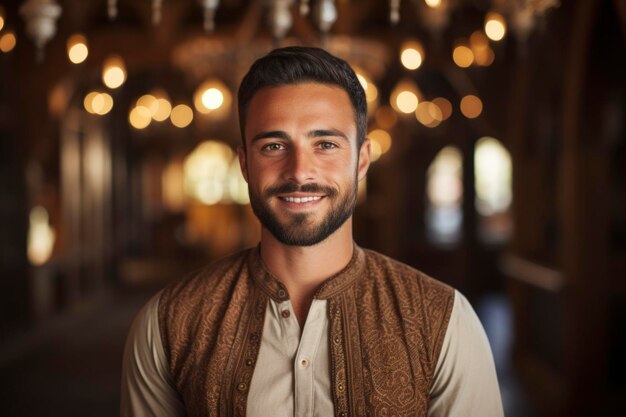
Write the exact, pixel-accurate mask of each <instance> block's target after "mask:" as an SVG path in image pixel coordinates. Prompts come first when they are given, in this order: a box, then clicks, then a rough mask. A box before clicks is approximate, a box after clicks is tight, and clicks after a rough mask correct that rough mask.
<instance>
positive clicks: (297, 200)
mask: <svg viewBox="0 0 626 417" xmlns="http://www.w3.org/2000/svg"><path fill="white" fill-rule="evenodd" d="M279 198H280V199H281V200H283V201H286V202H288V203H296V204H302V203H310V202H311V201H318V200H321V199H322V198H323V196H321V195H317V196H310V197H279Z"/></svg>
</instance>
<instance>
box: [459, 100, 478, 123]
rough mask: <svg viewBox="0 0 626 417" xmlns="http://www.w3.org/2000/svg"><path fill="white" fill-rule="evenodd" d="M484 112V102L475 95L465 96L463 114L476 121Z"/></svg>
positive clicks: (462, 102)
mask: <svg viewBox="0 0 626 417" xmlns="http://www.w3.org/2000/svg"><path fill="white" fill-rule="evenodd" d="M482 111H483V102H482V101H480V99H479V98H478V97H476V96H473V95H468V96H465V97H463V98H462V99H461V113H463V116H465V117H467V118H468V119H475V118H477V117H478V116H480V114H481V113H482Z"/></svg>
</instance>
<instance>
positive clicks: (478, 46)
mask: <svg viewBox="0 0 626 417" xmlns="http://www.w3.org/2000/svg"><path fill="white" fill-rule="evenodd" d="M469 43H470V47H471V48H472V52H474V54H476V51H480V50H485V49H487V48H489V39H487V37H486V36H485V34H484V33H482V32H481V31H480V30H477V31H474V33H472V35H471V36H470V38H469Z"/></svg>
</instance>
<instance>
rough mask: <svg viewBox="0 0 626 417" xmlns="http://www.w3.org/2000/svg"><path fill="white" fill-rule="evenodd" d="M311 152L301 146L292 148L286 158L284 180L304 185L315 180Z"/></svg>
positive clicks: (313, 160)
mask: <svg viewBox="0 0 626 417" xmlns="http://www.w3.org/2000/svg"><path fill="white" fill-rule="evenodd" d="M314 158H315V157H314V155H313V154H312V152H310V151H308V150H307V149H306V148H304V147H302V146H293V147H292V149H291V151H290V152H289V157H288V158H287V164H286V167H285V172H284V175H285V179H286V180H288V181H292V182H295V183H296V184H304V183H307V182H310V181H312V180H314V179H315V173H316V166H315V159H314Z"/></svg>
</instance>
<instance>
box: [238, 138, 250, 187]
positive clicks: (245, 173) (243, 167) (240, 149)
mask: <svg viewBox="0 0 626 417" xmlns="http://www.w3.org/2000/svg"><path fill="white" fill-rule="evenodd" d="M237 158H239V167H240V168H241V173H242V174H243V178H244V179H245V180H246V182H248V164H247V163H246V151H244V149H243V147H242V146H241V145H239V146H238V147H237Z"/></svg>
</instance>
